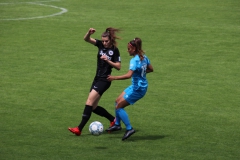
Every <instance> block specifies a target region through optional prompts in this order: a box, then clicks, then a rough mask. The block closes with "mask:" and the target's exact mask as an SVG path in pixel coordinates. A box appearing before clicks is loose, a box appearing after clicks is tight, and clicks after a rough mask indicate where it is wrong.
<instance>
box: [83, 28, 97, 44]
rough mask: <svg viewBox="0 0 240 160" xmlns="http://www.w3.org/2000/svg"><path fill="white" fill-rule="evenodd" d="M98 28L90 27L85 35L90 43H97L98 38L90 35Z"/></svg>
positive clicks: (85, 38)
mask: <svg viewBox="0 0 240 160" xmlns="http://www.w3.org/2000/svg"><path fill="white" fill-rule="evenodd" d="M95 31H96V30H95V29H94V28H90V29H89V30H88V32H87V33H86V34H85V36H84V40H85V41H86V42H88V43H91V44H93V45H95V44H96V40H95V39H94V38H91V37H90V36H91V35H92V34H93V33H94V32H95Z"/></svg>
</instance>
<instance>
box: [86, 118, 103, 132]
mask: <svg viewBox="0 0 240 160" xmlns="http://www.w3.org/2000/svg"><path fill="white" fill-rule="evenodd" d="M89 132H90V133H91V134H92V135H95V136H98V135H100V134H102V133H103V125H102V123H101V122H98V121H94V122H92V123H91V124H90V125H89Z"/></svg>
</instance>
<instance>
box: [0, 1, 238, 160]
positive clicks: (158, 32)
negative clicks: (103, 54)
mask: <svg viewBox="0 0 240 160" xmlns="http://www.w3.org/2000/svg"><path fill="white" fill-rule="evenodd" d="M109 26H112V27H116V28H121V29H122V32H121V34H119V36H120V37H122V40H120V41H118V42H119V49H120V53H121V60H122V69H121V70H120V71H116V70H114V71H113V75H120V74H124V73H126V72H127V71H128V65H129V60H130V58H131V57H129V56H128V53H127V48H126V46H127V43H128V42H129V41H130V40H132V39H133V38H135V37H140V38H142V40H143V49H144V50H145V51H146V54H147V56H148V57H149V58H150V60H151V63H152V65H153V67H154V72H153V73H151V74H148V80H149V89H148V93H147V95H146V96H145V97H144V98H143V99H141V100H140V101H138V102H137V103H136V104H134V105H133V106H129V107H127V108H126V110H127V112H128V114H129V117H130V120H131V123H132V126H133V127H134V128H135V129H136V131H137V132H136V133H135V134H134V135H133V136H132V137H130V138H129V139H128V140H127V141H124V142H122V141H121V138H122V136H123V134H124V132H125V130H122V131H120V132H116V133H113V134H107V133H105V132H104V134H102V135H101V136H92V135H90V133H89V131H88V125H89V124H90V123H91V122H92V121H95V120H98V121H100V122H102V123H103V125H104V127H105V129H106V128H107V127H108V125H109V122H108V121H107V120H106V119H104V118H102V117H98V116H96V115H94V114H93V115H92V117H91V119H90V121H89V123H88V124H87V125H86V127H85V128H84V130H83V132H82V135H81V136H80V137H77V136H75V135H73V134H71V133H70V132H69V131H68V127H75V126H77V125H78V124H79V122H80V120H81V115H82V112H83V108H84V105H85V101H86V99H87V96H88V92H89V87H90V85H91V81H92V79H93V76H94V74H95V69H96V54H97V48H95V47H93V46H91V45H90V44H88V43H86V42H85V41H84V40H83V36H84V35H85V33H86V32H87V30H88V29H89V28H90V27H93V28H95V29H96V30H97V32H96V33H95V34H94V35H93V37H94V38H100V36H101V33H102V32H103V31H104V30H105V29H106V28H107V27H109ZM239 51H240V1H239V0H201V1H198V0H191V1H190V0H152V1H140V2H139V1H137V0H131V1H127V0H121V1H116V0H113V1H107V0H103V1H99V2H98V1H94V0H69V1H68V0H19V1H17V0H0V124H1V125H0V127H1V129H0V159H1V160H11V159H17V160H18V159H22V160H27V159H29V160H30V159H31V160H32V159H49V160H52V159H82V160H84V159H99V160H102V159H118V160H125V159H126V160H132V159H138V160H139V159H144V160H145V159H149V160H152V159H162V160H168V159H169V160H172V159H175V160H179V159H181V160H182V159H183V160H197V159H199V160H213V159H216V160H239V159H240V127H239V126H240V53H239ZM130 83H131V80H125V81H114V82H113V84H112V86H111V88H110V89H109V90H108V91H107V92H106V93H105V94H104V95H103V98H102V99H101V101H100V105H101V106H104V107H105V108H106V109H107V110H108V111H109V112H111V113H112V114H114V101H115V99H116V98H117V96H118V95H119V94H120V93H121V92H122V91H123V89H125V88H126V87H127V86H128V85H129V84H130Z"/></svg>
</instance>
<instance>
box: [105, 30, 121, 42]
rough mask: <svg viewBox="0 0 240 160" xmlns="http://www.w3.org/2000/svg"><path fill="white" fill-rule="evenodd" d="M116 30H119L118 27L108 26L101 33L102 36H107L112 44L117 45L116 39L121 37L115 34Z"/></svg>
mask: <svg viewBox="0 0 240 160" xmlns="http://www.w3.org/2000/svg"><path fill="white" fill-rule="evenodd" d="M117 32H120V29H117V28H112V27H108V28H107V29H106V30H105V32H103V33H102V37H108V38H109V40H110V42H111V43H112V45H113V46H114V47H117V41H116V39H121V38H120V37H118V36H116V33H117Z"/></svg>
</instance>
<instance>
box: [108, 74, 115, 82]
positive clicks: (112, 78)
mask: <svg viewBox="0 0 240 160" xmlns="http://www.w3.org/2000/svg"><path fill="white" fill-rule="evenodd" d="M114 79H115V78H114V76H111V75H108V77H107V80H108V81H113V80H114Z"/></svg>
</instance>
